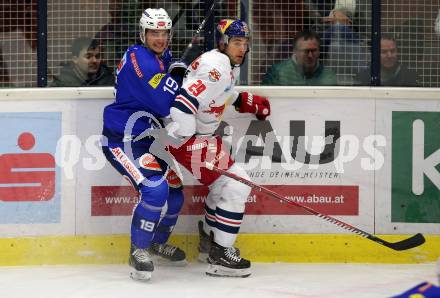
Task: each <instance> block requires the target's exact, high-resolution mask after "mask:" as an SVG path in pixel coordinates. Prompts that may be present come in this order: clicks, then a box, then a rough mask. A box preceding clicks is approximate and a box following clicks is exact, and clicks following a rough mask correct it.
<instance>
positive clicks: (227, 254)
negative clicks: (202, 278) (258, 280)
mask: <svg viewBox="0 0 440 298" xmlns="http://www.w3.org/2000/svg"><path fill="white" fill-rule="evenodd" d="M208 263H209V267H208V270H207V271H206V274H207V275H211V276H228V277H248V276H249V275H251V262H250V261H248V260H246V259H243V258H241V257H240V256H238V255H237V254H236V250H235V249H234V248H233V247H223V246H221V245H219V244H217V243H215V242H214V241H213V242H212V243H211V249H210V251H209V257H208Z"/></svg>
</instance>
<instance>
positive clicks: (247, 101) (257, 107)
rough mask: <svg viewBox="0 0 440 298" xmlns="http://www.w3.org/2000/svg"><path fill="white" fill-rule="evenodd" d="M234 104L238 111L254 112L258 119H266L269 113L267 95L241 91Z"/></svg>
mask: <svg viewBox="0 0 440 298" xmlns="http://www.w3.org/2000/svg"><path fill="white" fill-rule="evenodd" d="M234 105H235V108H236V109H237V111H239V112H240V113H252V114H255V115H256V116H257V119H258V120H266V117H267V116H269V115H270V102H269V100H268V99H267V97H262V96H258V95H253V94H252V93H249V92H241V93H240V94H239V95H238V98H237V100H236V101H235V103H234Z"/></svg>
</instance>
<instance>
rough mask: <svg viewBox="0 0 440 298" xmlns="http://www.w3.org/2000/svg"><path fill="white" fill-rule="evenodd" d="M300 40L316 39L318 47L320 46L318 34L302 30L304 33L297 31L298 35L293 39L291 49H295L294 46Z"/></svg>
mask: <svg viewBox="0 0 440 298" xmlns="http://www.w3.org/2000/svg"><path fill="white" fill-rule="evenodd" d="M301 38H303V39H304V40H309V39H316V40H317V41H318V45H320V44H321V38H319V34H318V33H316V32H315V31H310V30H304V31H299V32H298V33H296V35H295V38H294V39H293V48H294V49H296V45H297V43H298V40H300V39H301Z"/></svg>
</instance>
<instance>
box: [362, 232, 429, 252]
mask: <svg viewBox="0 0 440 298" xmlns="http://www.w3.org/2000/svg"><path fill="white" fill-rule="evenodd" d="M366 238H368V239H370V240H373V241H375V242H377V243H380V244H382V245H384V246H386V247H389V248H391V249H394V250H398V251H401V250H407V249H411V248H414V247H417V246H419V245H422V244H423V243H425V241H426V240H425V237H423V235H422V234H420V233H417V234H415V235H413V236H411V237H409V238H407V239H404V240H401V241H399V242H387V241H385V240H383V239H380V238H378V237H376V236H373V235H369V236H368V237H366Z"/></svg>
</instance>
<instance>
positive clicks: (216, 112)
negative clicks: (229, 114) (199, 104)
mask: <svg viewBox="0 0 440 298" xmlns="http://www.w3.org/2000/svg"><path fill="white" fill-rule="evenodd" d="M214 103H215V101H214V100H213V101H211V103H210V104H209V110H205V111H203V112H204V113H207V114H213V115H215V117H216V118H217V119H218V118H220V117H221V116H222V115H223V112H224V111H225V108H226V104H223V105H221V106H218V107H215V106H214Z"/></svg>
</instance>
